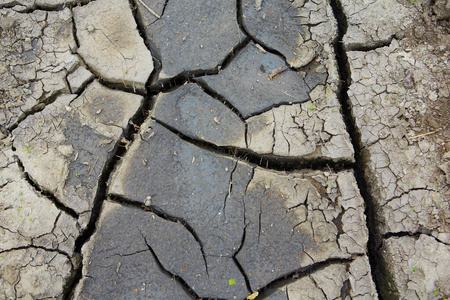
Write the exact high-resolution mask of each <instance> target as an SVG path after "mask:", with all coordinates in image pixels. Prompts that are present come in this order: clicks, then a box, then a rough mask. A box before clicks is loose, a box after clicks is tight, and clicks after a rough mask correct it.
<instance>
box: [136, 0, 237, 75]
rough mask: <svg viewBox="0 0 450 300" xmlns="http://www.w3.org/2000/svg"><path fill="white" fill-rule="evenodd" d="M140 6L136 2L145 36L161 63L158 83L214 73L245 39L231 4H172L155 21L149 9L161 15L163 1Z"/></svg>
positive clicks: (201, 0) (183, 0) (195, 0)
mask: <svg viewBox="0 0 450 300" xmlns="http://www.w3.org/2000/svg"><path fill="white" fill-rule="evenodd" d="M143 2H144V3H145V5H144V4H142V3H141V1H138V3H137V4H138V11H139V14H140V16H141V18H142V19H143V23H144V26H145V28H144V30H145V34H146V36H147V38H148V39H149V40H150V41H151V42H152V45H153V47H155V50H156V52H158V54H157V56H159V57H160V60H161V61H160V63H161V64H162V69H161V72H160V74H159V79H167V78H170V77H174V76H176V75H178V74H179V73H182V72H189V71H194V70H211V69H214V68H216V67H218V66H219V65H221V64H222V62H223V60H224V59H225V57H226V56H227V55H228V54H230V53H231V52H232V51H233V49H234V48H235V47H236V46H238V45H239V44H240V43H241V42H242V41H243V40H244V39H245V36H244V34H243V33H242V32H241V31H240V29H239V26H238V23H237V20H236V3H235V1H233V0H222V1H208V0H171V1H168V3H167V4H166V7H165V9H164V14H162V16H161V18H160V19H157V20H155V16H154V14H152V13H151V12H150V11H149V8H150V9H151V10H152V11H154V12H158V13H159V12H161V13H162V9H161V5H162V3H161V2H164V1H158V0H144V1H143ZM157 79H158V78H157Z"/></svg>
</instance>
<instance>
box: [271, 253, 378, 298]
mask: <svg viewBox="0 0 450 300" xmlns="http://www.w3.org/2000/svg"><path fill="white" fill-rule="evenodd" d="M348 298H350V299H361V300H362V299H368V300H369V299H378V295H377V292H376V288H375V284H374V283H373V281H372V277H371V271H370V265H369V259H368V258H367V257H366V256H363V257H356V258H355V260H354V261H352V262H349V263H342V264H332V265H328V266H326V267H325V268H321V269H319V270H318V271H315V272H313V273H311V274H309V275H306V276H304V277H302V278H300V279H298V280H295V281H294V282H292V283H290V284H288V285H286V286H283V287H280V288H278V289H276V290H275V291H273V293H271V294H270V295H269V296H267V297H266V298H265V299H268V300H289V299H306V300H309V299H311V300H316V299H320V300H322V299H323V300H326V299H348Z"/></svg>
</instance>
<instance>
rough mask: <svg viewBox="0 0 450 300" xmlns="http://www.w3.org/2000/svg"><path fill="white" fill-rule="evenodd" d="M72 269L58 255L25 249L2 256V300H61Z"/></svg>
mask: <svg viewBox="0 0 450 300" xmlns="http://www.w3.org/2000/svg"><path fill="white" fill-rule="evenodd" d="M72 272H73V267H72V264H71V262H70V260H69V259H68V258H67V257H66V256H64V255H62V254H60V253H58V252H56V251H46V250H43V249H36V248H32V247H31V248H26V249H20V250H11V251H5V252H2V253H1V254H0V274H2V276H0V298H1V299H62V296H63V291H64V289H65V287H66V286H65V285H66V282H67V280H68V279H69V277H70V276H71V275H72Z"/></svg>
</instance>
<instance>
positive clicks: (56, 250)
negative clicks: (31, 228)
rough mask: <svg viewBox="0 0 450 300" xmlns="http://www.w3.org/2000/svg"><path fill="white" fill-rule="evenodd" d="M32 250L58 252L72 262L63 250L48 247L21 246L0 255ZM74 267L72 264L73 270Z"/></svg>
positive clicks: (4, 251)
mask: <svg viewBox="0 0 450 300" xmlns="http://www.w3.org/2000/svg"><path fill="white" fill-rule="evenodd" d="M30 248H33V249H41V250H44V251H47V252H57V253H59V254H61V255H64V256H65V257H66V258H67V259H68V260H69V261H70V262H72V258H71V256H70V255H69V254H68V253H67V252H65V251H62V250H60V249H56V248H55V249H53V248H46V247H43V246H37V245H27V246H20V247H15V248H9V249H7V250H3V251H0V253H8V252H11V251H17V250H27V249H30ZM73 267H74V266H73V264H72V268H73Z"/></svg>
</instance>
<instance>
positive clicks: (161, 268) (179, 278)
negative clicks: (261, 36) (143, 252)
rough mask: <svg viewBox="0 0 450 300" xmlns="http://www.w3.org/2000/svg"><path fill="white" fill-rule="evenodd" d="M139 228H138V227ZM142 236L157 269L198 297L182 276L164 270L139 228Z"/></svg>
mask: <svg viewBox="0 0 450 300" xmlns="http://www.w3.org/2000/svg"><path fill="white" fill-rule="evenodd" d="M138 230H139V228H138ZM139 232H140V234H141V236H142V238H143V239H144V242H145V244H146V245H147V248H148V250H149V251H150V253H151V254H152V255H153V258H154V259H155V261H156V264H157V265H158V267H159V269H160V270H161V272H163V273H164V274H166V275H167V276H169V277H172V278H173V279H174V280H175V281H176V282H177V283H178V284H179V285H180V286H182V287H183V289H184V290H185V291H186V292H187V293H188V294H190V295H192V296H194V297H195V298H196V299H199V296H198V295H197V294H196V293H195V292H194V291H193V290H192V289H191V288H190V287H189V285H188V284H187V283H186V281H184V280H183V278H181V277H180V276H178V275H175V274H173V273H172V272H170V271H168V270H166V269H165V268H164V266H163V264H162V263H161V261H160V260H159V258H158V256H157V255H156V253H155V250H153V248H152V247H151V246H150V244H149V243H148V241H147V239H146V238H145V236H144V235H143V234H142V232H141V230H139Z"/></svg>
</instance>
